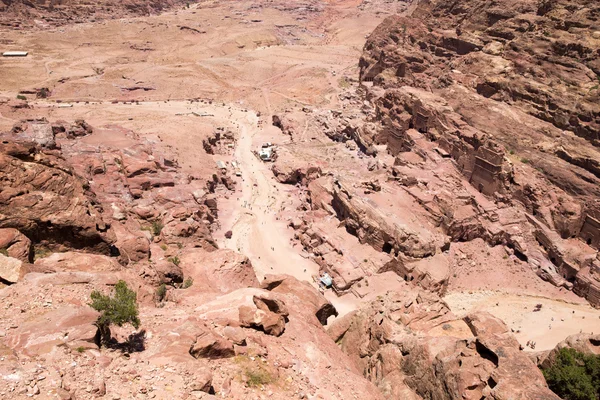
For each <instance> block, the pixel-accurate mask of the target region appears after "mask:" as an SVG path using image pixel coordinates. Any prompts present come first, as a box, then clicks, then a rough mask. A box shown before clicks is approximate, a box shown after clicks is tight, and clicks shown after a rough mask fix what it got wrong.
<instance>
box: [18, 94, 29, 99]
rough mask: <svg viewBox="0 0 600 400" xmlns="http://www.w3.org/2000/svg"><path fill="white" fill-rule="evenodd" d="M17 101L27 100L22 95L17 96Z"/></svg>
mask: <svg viewBox="0 0 600 400" xmlns="http://www.w3.org/2000/svg"><path fill="white" fill-rule="evenodd" d="M17 99H19V100H27V97H25V96H23V95H22V94H19V95H17Z"/></svg>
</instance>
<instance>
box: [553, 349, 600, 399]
mask: <svg viewBox="0 0 600 400" xmlns="http://www.w3.org/2000/svg"><path fill="white" fill-rule="evenodd" d="M542 372H543V374H544V378H546V382H547V383H548V386H549V387H550V389H551V390H552V391H553V392H554V393H556V394H557V395H559V396H560V397H561V398H562V399H564V400H597V399H598V393H600V356H597V355H587V354H583V353H581V352H579V351H577V350H575V349H568V348H563V349H560V351H559V352H558V355H557V357H556V360H555V361H554V363H553V364H552V366H550V367H549V368H546V369H543V370H542Z"/></svg>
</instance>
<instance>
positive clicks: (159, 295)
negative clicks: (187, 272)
mask: <svg viewBox="0 0 600 400" xmlns="http://www.w3.org/2000/svg"><path fill="white" fill-rule="evenodd" d="M166 295H167V285H165V284H164V283H163V284H161V285H160V286H159V287H158V289H156V299H157V300H158V301H163V300H164V299H165V296H166Z"/></svg>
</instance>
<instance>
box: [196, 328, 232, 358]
mask: <svg viewBox="0 0 600 400" xmlns="http://www.w3.org/2000/svg"><path fill="white" fill-rule="evenodd" d="M190 354H191V355H192V357H194V358H208V359H218V358H229V357H233V356H235V351H234V350H233V343H232V342H231V341H229V340H227V339H225V338H223V337H220V336H218V335H217V334H215V333H213V332H210V331H205V332H203V333H201V334H200V335H198V336H197V337H196V341H195V342H194V344H192V346H191V347H190Z"/></svg>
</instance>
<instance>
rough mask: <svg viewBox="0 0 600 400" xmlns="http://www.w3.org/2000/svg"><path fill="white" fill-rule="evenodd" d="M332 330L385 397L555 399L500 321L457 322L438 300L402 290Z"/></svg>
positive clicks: (476, 317) (477, 317)
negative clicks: (339, 327)
mask: <svg viewBox="0 0 600 400" xmlns="http://www.w3.org/2000/svg"><path fill="white" fill-rule="evenodd" d="M338 323H339V324H341V325H342V327H341V328H342V329H337V327H336V324H338ZM330 332H331V333H332V334H334V335H335V338H336V340H337V341H338V343H340V345H341V347H342V349H343V350H344V351H345V352H346V353H347V354H349V355H350V356H351V358H352V359H353V361H354V362H355V364H356V365H357V366H358V367H359V368H361V369H362V370H363V371H364V374H365V376H366V377H367V378H368V379H369V380H371V381H372V382H373V383H375V384H376V385H377V386H378V387H379V388H380V389H381V390H382V392H383V393H384V395H385V396H386V397H387V398H390V399H391V398H397V396H400V395H402V396H406V398H414V399H417V398H437V399H481V398H490V399H501V398H520V399H548V400H550V399H552V400H558V396H556V395H555V394H554V393H552V392H551V391H550V390H549V389H548V387H547V385H546V383H545V380H544V377H543V376H542V373H541V372H540V371H539V370H538V368H537V367H536V365H535V364H534V363H533V362H532V361H531V360H530V359H529V358H528V357H527V356H526V355H525V354H524V353H522V352H521V350H520V349H519V343H518V342H517V341H516V339H515V338H514V337H513V336H512V334H511V333H510V332H509V330H508V328H507V327H506V326H505V325H504V323H502V322H501V321H500V320H498V319H496V318H494V317H492V316H491V315H490V314H487V313H477V314H472V315H469V316H467V317H465V318H464V319H458V318H456V317H455V316H454V315H453V314H452V313H451V312H450V310H449V309H448V307H447V306H446V304H445V303H443V302H442V301H441V300H440V299H439V298H438V297H437V296H435V295H432V294H430V293H427V292H423V291H421V290H411V289H409V288H408V286H407V288H406V290H405V291H403V292H395V293H388V294H387V295H384V296H381V297H380V299H379V300H376V301H374V302H372V303H371V304H369V305H367V306H365V307H364V308H362V309H361V310H360V311H358V312H357V313H356V314H354V315H352V316H351V317H349V321H348V320H340V321H339V322H336V323H335V324H334V325H333V326H332V327H331V328H330ZM419 396H420V397H419Z"/></svg>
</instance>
